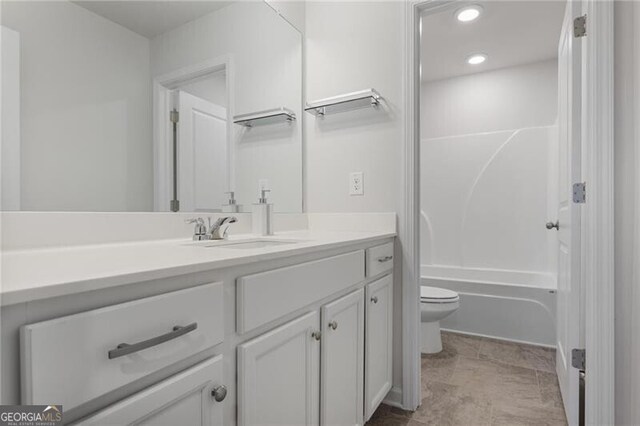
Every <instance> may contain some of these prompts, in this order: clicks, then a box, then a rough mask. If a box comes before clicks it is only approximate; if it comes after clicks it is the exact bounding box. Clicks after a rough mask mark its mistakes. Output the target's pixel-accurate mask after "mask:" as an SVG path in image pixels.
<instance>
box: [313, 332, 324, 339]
mask: <svg viewBox="0 0 640 426" xmlns="http://www.w3.org/2000/svg"><path fill="white" fill-rule="evenodd" d="M311 337H313V338H314V339H316V340H320V337H322V333H320V332H319V331H314V332H313V333H311Z"/></svg>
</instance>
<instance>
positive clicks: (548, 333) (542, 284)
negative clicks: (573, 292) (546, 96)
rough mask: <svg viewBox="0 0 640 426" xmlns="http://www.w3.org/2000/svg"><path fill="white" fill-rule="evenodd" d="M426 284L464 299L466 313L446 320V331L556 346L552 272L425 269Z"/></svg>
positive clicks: (459, 312)
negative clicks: (449, 291) (444, 289)
mask: <svg viewBox="0 0 640 426" xmlns="http://www.w3.org/2000/svg"><path fill="white" fill-rule="evenodd" d="M420 284H421V285H426V286H431V287H442V288H446V289H449V290H453V291H455V292H457V293H458V294H459V295H460V309H458V310H457V311H456V312H455V313H453V314H452V315H450V316H449V317H447V318H445V319H444V320H442V321H441V322H440V326H441V328H442V329H443V330H449V331H455V332H459V333H466V334H473V335H478V336H487V337H493V338H497V339H503V340H511V341H515V342H522V343H531V344H535V345H542V346H548V347H554V346H555V342H556V280H555V277H554V276H553V275H551V274H543V273H535V272H520V271H503V270H491V269H471V268H456V267H445V266H431V265H422V267H421V278H420Z"/></svg>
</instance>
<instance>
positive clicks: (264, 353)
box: [2, 231, 394, 425]
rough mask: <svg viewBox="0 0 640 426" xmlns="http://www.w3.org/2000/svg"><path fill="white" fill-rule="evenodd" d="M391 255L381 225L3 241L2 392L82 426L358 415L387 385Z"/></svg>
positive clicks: (333, 420) (351, 420)
mask: <svg viewBox="0 0 640 426" xmlns="http://www.w3.org/2000/svg"><path fill="white" fill-rule="evenodd" d="M71 264H76V265H77V267H76V268H73V269H67V268H65V266H68V265H71ZM393 264H394V234H393V232H387V231H384V232H310V231H296V232H288V233H281V234H276V235H275V236H273V237H268V238H253V237H241V238H236V239H232V240H229V241H221V242H217V241H201V242H191V241H187V240H165V241H149V242H138V243H126V244H108V245H99V246H82V247H76V248H73V247H72V248H66V249H42V250H22V251H13V252H5V253H4V254H3V265H9V266H8V270H5V271H4V272H3V276H4V277H5V283H6V285H5V286H3V289H2V290H3V293H2V295H3V298H2V302H3V305H4V306H3V308H2V327H3V341H2V344H3V355H4V357H3V360H2V361H3V403H22V404H47V405H49V404H61V405H62V406H63V408H64V416H65V421H67V422H78V424H87V425H88V424H131V423H136V424H138V423H142V424H159V423H162V424H189V425H192V424H202V425H222V424H225V425H234V424H239V425H252V424H266V423H268V424H319V423H320V424H363V423H364V422H365V421H366V420H367V419H368V418H369V416H370V415H371V414H372V413H373V412H374V411H375V409H376V408H377V406H378V405H379V404H380V402H381V401H382V400H383V399H384V398H385V396H386V395H387V393H388V392H389V390H390V389H391V386H392V346H393V341H392V336H393V331H392V325H393V278H392V277H393ZM27 265H33V266H36V265H39V266H38V267H35V268H34V267H31V268H28V267H27ZM55 265H60V266H62V267H56V266H55ZM107 270H110V271H113V272H112V273H111V274H108V273H106V271H107ZM56 275H57V276H56ZM7 278H8V280H7ZM18 389H20V391H19V393H18Z"/></svg>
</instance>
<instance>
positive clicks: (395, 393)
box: [382, 386, 405, 410]
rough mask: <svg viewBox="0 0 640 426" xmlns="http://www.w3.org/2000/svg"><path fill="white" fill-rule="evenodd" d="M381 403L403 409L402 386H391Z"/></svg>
mask: <svg viewBox="0 0 640 426" xmlns="http://www.w3.org/2000/svg"><path fill="white" fill-rule="evenodd" d="M382 403H383V404H386V405H390V406H392V407H396V408H402V409H403V410H404V409H405V408H404V407H403V406H402V388H400V387H396V386H394V387H392V388H391V390H390V391H389V393H388V394H387V396H386V397H385V399H384V400H383V401H382Z"/></svg>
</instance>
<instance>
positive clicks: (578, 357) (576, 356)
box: [571, 349, 587, 371]
mask: <svg viewBox="0 0 640 426" xmlns="http://www.w3.org/2000/svg"><path fill="white" fill-rule="evenodd" d="M571 366H572V367H573V368H577V369H578V370H580V371H584V370H585V367H586V366H587V363H586V352H585V350H584V349H571Z"/></svg>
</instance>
